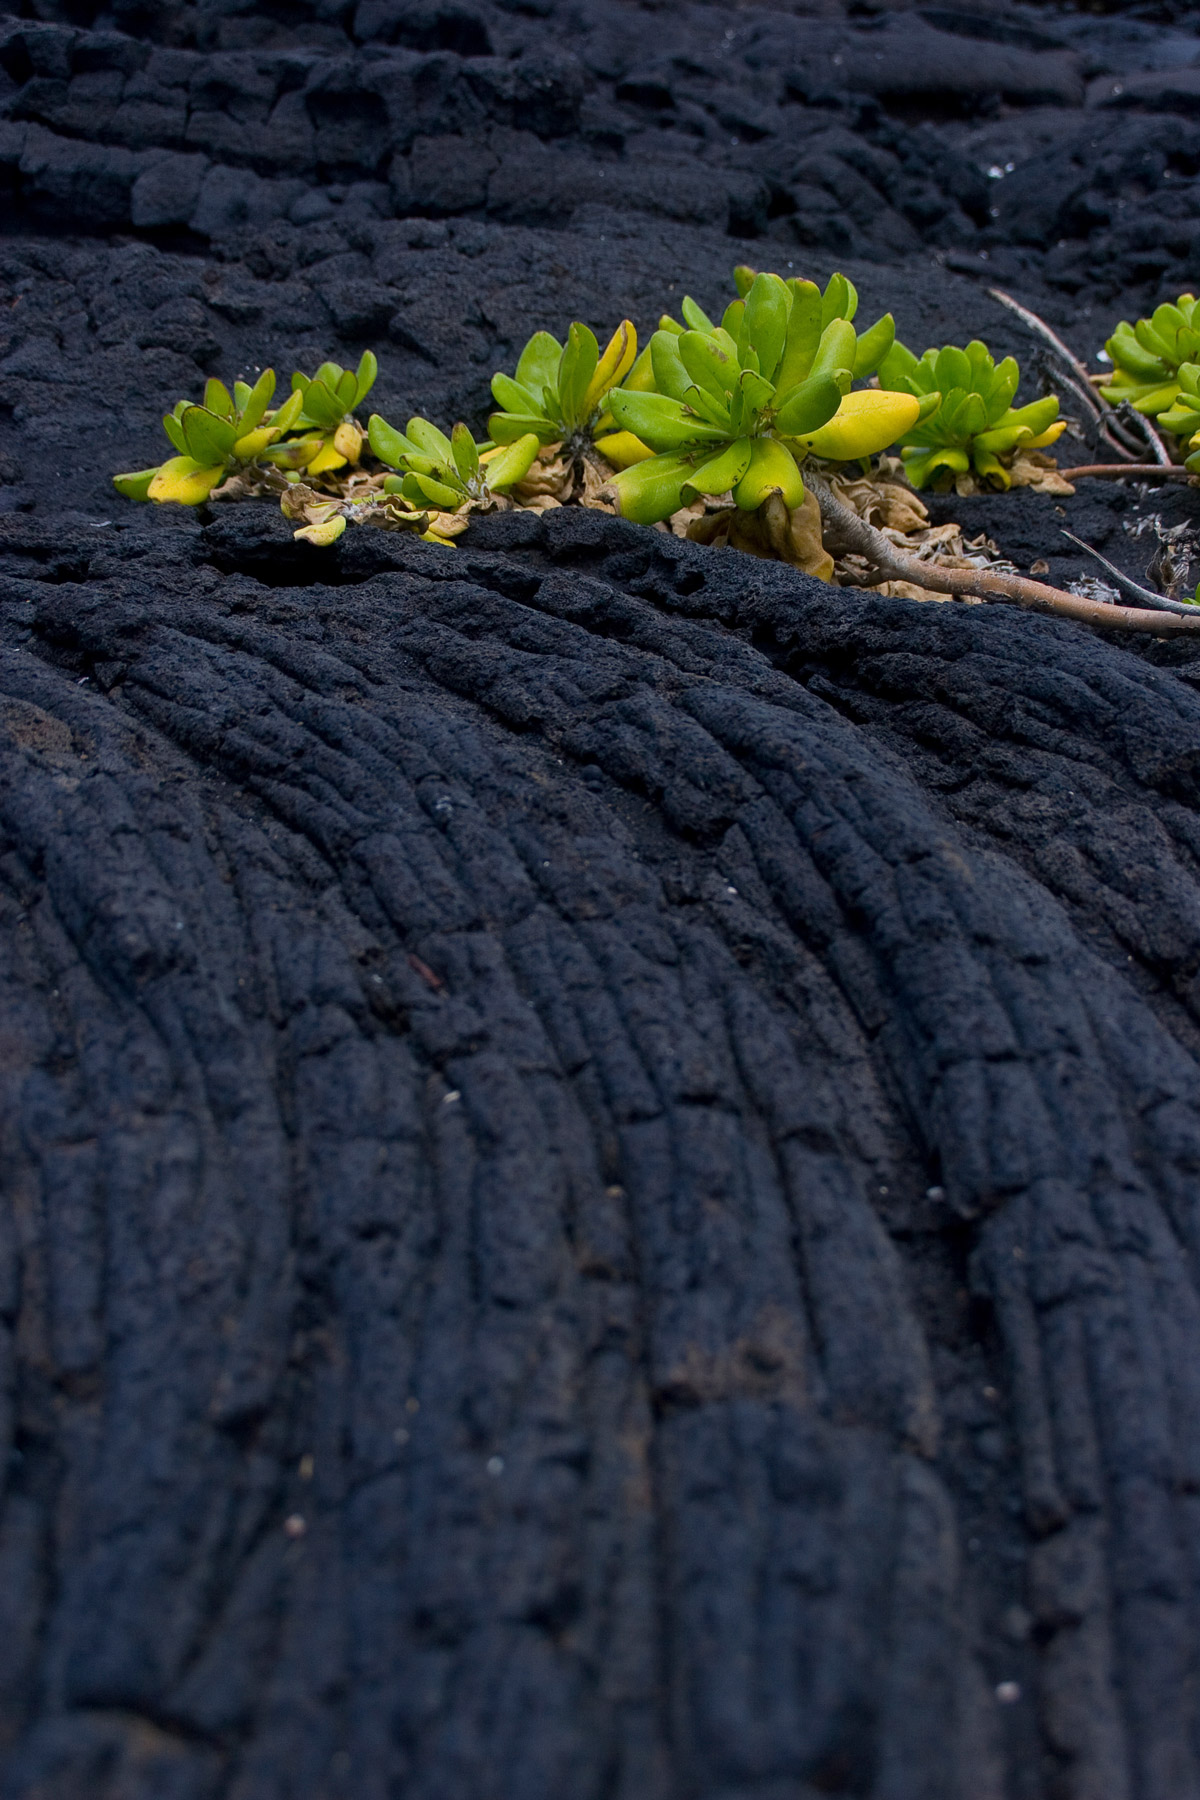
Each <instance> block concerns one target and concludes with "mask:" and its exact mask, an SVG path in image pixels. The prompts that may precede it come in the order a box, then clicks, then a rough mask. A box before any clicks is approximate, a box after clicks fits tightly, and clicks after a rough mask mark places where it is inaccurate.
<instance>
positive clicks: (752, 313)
mask: <svg viewBox="0 0 1200 1800" xmlns="http://www.w3.org/2000/svg"><path fill="white" fill-rule="evenodd" d="M790 312H791V296H790V294H789V293H788V291H787V288H786V286H785V285H784V283H783V282H782V281H781V280H780V278H779V276H778V275H766V274H763V275H757V276H755V279H754V285H753V286H752V287H751V289H750V292H749V293H748V294H747V296H746V313H745V330H746V336H747V338H748V340H749V342H750V344H751V345H752V346H753V349H754V352H755V354H756V356H757V357H758V370H759V374H760V375H762V376H763V377H765V378H766V379H770V377H771V376H773V375H774V373H775V371H776V369H777V368H778V366H779V359H780V357H781V356H782V355H783V347H784V343H785V341H786V339H787V328H788V315H789V313H790Z"/></svg>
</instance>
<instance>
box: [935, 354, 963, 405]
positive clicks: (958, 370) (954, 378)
mask: <svg viewBox="0 0 1200 1800" xmlns="http://www.w3.org/2000/svg"><path fill="white" fill-rule="evenodd" d="M933 372H934V378H935V380H936V382H937V385H938V387H940V388H941V390H942V392H943V394H948V393H950V392H951V391H952V390H953V389H954V388H963V389H964V390H966V391H968V392H969V391H970V387H971V362H970V358H969V357H968V356H967V353H966V351H965V350H959V349H957V348H956V346H955V345H953V344H947V345H946V347H945V349H943V350H939V351H938V353H937V361H936V362H935V363H934V369H933Z"/></svg>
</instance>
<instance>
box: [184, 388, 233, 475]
mask: <svg viewBox="0 0 1200 1800" xmlns="http://www.w3.org/2000/svg"><path fill="white" fill-rule="evenodd" d="M229 404H230V407H231V408H232V406H233V401H232V399H231V400H230V403H229ZM179 423H180V425H181V426H182V427H183V436H184V441H185V442H186V444H187V454H188V455H189V456H190V457H192V459H193V460H194V461H195V462H198V463H202V464H205V465H207V464H209V463H217V462H223V461H224V459H225V458H226V457H227V456H228V455H229V454H230V452H231V451H232V449H233V446H234V444H235V443H236V442H237V435H238V433H237V427H236V426H235V425H231V424H230V423H229V420H228V419H219V418H218V417H217V415H216V414H215V413H211V412H209V410H208V408H207V407H206V406H189V407H188V409H187V411H186V412H185V413H184V414H183V416H182V417H181V419H180V421H179Z"/></svg>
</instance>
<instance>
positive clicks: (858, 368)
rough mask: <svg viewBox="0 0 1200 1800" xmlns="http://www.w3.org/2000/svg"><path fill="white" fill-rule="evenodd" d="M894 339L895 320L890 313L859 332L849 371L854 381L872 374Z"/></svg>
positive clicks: (861, 379)
mask: <svg viewBox="0 0 1200 1800" xmlns="http://www.w3.org/2000/svg"><path fill="white" fill-rule="evenodd" d="M895 341H896V321H895V319H893V317H892V315H891V313H884V315H883V317H882V319H876V321H875V323H874V324H873V325H872V326H871V328H870V329H869V330H868V331H862V332H860V333H859V334H858V338H857V340H856V342H855V345H854V367H853V370H852V371H851V372H852V374H853V376H854V379H855V381H864V380H865V379H866V377H867V376H868V375H873V374H874V373H875V371H876V369H877V368H878V367H879V365H880V363H881V362H882V361H883V359H884V357H885V356H886V355H887V353H888V351H889V350H890V349H891V347H892V345H893V344H894V343H895Z"/></svg>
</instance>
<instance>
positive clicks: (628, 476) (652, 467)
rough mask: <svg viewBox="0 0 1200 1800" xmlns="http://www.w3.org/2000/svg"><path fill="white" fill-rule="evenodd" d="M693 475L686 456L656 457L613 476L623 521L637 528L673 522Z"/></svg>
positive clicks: (635, 464)
mask: <svg viewBox="0 0 1200 1800" xmlns="http://www.w3.org/2000/svg"><path fill="white" fill-rule="evenodd" d="M692 473H693V470H692V465H691V464H690V463H689V462H688V461H687V460H686V458H684V457H682V456H652V457H650V459H649V460H648V461H647V462H639V463H634V464H632V466H631V467H629V468H627V469H621V470H620V471H619V472H618V473H617V474H616V475H614V476H613V481H612V484H613V488H614V490H615V491H616V495H617V506H618V509H619V511H620V514H621V517H622V518H623V519H632V520H633V522H634V523H635V524H636V525H657V523H658V521H659V520H660V519H669V518H670V516H671V514H672V513H673V512H678V511H679V508H680V506H681V505H682V504H683V488H684V484H685V482H686V481H687V480H688V478H689V477H690V476H691V474H692Z"/></svg>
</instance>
